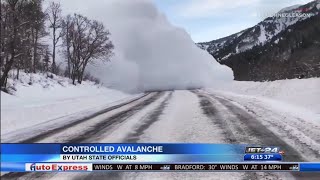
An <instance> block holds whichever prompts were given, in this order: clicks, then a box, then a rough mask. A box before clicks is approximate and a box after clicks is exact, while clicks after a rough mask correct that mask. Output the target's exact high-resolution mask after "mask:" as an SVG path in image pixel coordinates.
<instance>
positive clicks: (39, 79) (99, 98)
mask: <svg viewBox="0 0 320 180" xmlns="http://www.w3.org/2000/svg"><path fill="white" fill-rule="evenodd" d="M8 83H9V85H10V86H12V87H14V88H15V89H16V91H11V92H13V94H14V95H9V94H7V93H4V92H1V135H5V134H8V133H11V132H15V131H18V130H19V131H22V130H23V131H27V130H28V129H29V128H31V127H34V126H35V125H39V124H50V123H57V122H58V120H63V121H67V120H68V118H66V117H68V116H72V115H73V114H78V115H79V114H80V115H81V114H82V115H84V114H86V115H87V114H88V113H94V112H96V111H99V110H101V109H102V108H105V107H106V106H108V105H110V103H112V102H115V101H119V100H122V99H123V100H124V99H127V98H130V97H132V96H131V95H129V94H125V93H122V92H119V91H116V90H112V89H108V88H105V87H103V86H101V85H96V84H95V83H93V82H89V81H84V82H83V83H82V84H78V85H76V86H74V85H72V84H71V83H70V80H69V79H67V78H64V77H59V76H53V77H47V75H45V74H25V73H21V74H20V78H19V80H12V79H9V81H8ZM62 118H63V119H62ZM73 118H75V117H73Z"/></svg>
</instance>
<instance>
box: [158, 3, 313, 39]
mask: <svg viewBox="0 0 320 180" xmlns="http://www.w3.org/2000/svg"><path fill="white" fill-rule="evenodd" d="M153 1H154V3H155V4H156V6H157V8H158V9H159V11H160V12H161V13H164V14H165V15H166V16H167V18H168V20H169V21H170V22H171V23H172V24H173V25H176V26H179V27H182V28H184V29H185V30H186V31H187V32H188V33H189V34H190V35H191V38H192V39H193V41H194V42H206V41H211V40H214V39H218V38H222V37H225V36H228V35H231V34H233V33H237V32H239V31H241V30H243V29H246V28H249V27H252V26H254V25H255V24H257V23H259V22H260V21H262V20H263V19H264V18H266V17H267V16H272V15H273V14H274V13H276V12H278V11H280V10H281V9H283V8H285V7H289V6H292V5H296V4H306V3H308V2H310V1H311V0H153Z"/></svg>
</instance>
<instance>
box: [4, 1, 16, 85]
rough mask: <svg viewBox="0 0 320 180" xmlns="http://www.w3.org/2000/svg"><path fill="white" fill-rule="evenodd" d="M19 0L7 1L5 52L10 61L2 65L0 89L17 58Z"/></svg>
mask: <svg viewBox="0 0 320 180" xmlns="http://www.w3.org/2000/svg"><path fill="white" fill-rule="evenodd" d="M18 1H19V0H7V1H6V3H7V6H8V13H9V15H8V21H9V22H8V26H9V27H8V29H7V30H8V31H7V34H6V35H7V38H8V39H7V41H8V46H6V47H7V48H8V49H7V50H6V51H7V52H8V55H9V56H10V59H8V61H7V62H6V63H5V64H4V69H3V72H2V73H1V79H0V86H1V88H4V87H5V86H6V81H7V78H8V73H9V71H10V70H11V68H12V66H13V64H14V61H15V59H16V58H17V55H18V54H16V50H15V47H16V43H17V42H16V41H17V35H18V28H19V19H18V15H17V4H18Z"/></svg>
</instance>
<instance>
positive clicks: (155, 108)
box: [2, 90, 320, 179]
mask: <svg viewBox="0 0 320 180" xmlns="http://www.w3.org/2000/svg"><path fill="white" fill-rule="evenodd" d="M319 132H320V123H319V122H317V121H313V120H312V119H302V118H301V117H298V116H295V115H292V114H289V113H285V112H281V111H276V110H274V109H273V108H272V107H269V106H267V105H264V104H263V102H261V101H259V100H257V99H250V98H245V97H241V98H239V97H236V96H226V95H225V94H223V93H213V92H206V91H204V90H195V91H167V92H152V93H149V94H145V95H143V96H141V97H139V98H136V99H134V100H131V101H129V102H126V103H123V104H121V105H117V106H114V107H111V108H109V109H106V110H104V111H103V112H99V113H97V114H95V115H93V116H91V117H90V118H86V119H82V120H81V121H77V122H73V123H70V124H68V125H66V126H63V127H59V128H56V129H54V130H50V131H47V132H43V133H42V134H41V135H37V136H34V137H30V138H28V139H25V140H24V141H22V142H34V143H42V142H59V143H64V142H69V143H70V142H74V143H84V142H90V143H93V142H101V143H106V142H108V143H109V142H110V143H112V142H123V143H129V142H130V143H135V142H139V143H149V142H169V143H175V142H179V143H183V142H188V143H245V144H248V143H250V144H261V145H274V146H280V147H282V148H283V149H284V150H285V152H286V154H285V160H286V161H296V162H297V161H320V133H319ZM306 155H307V156H306ZM226 176H228V179H265V178H269V179H278V178H282V179H295V178H299V179H300V178H303V179H319V178H320V174H319V173H318V174H315V173H306V174H301V173H165V172H161V173H142V172H139V173H107V172H104V173H90V174H84V173H82V174H76V173H61V174H53V173H51V174H49V173H48V174H46V173H8V174H5V175H3V176H2V178H3V179H34V178H36V177H38V178H41V179H186V178H187V179H225V177H226Z"/></svg>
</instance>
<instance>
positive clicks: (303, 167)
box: [1, 163, 320, 172]
mask: <svg viewBox="0 0 320 180" xmlns="http://www.w3.org/2000/svg"><path fill="white" fill-rule="evenodd" d="M1 171H2V172H87V171H129V172H130V171H157V172H159V171H160V172H161V171H186V172H187V171H200V172H201V171H280V172H281V171H284V172H288V171H290V172H294V171H296V172H298V171H299V172H320V163H210V164H208V163H207V164H189V163H187V164H180V163H178V164H177V163H169V164H167V163H166V164H149V163H145V164H100V163H20V164H19V163H17V164H15V166H12V168H8V167H7V168H6V169H3V167H1Z"/></svg>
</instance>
